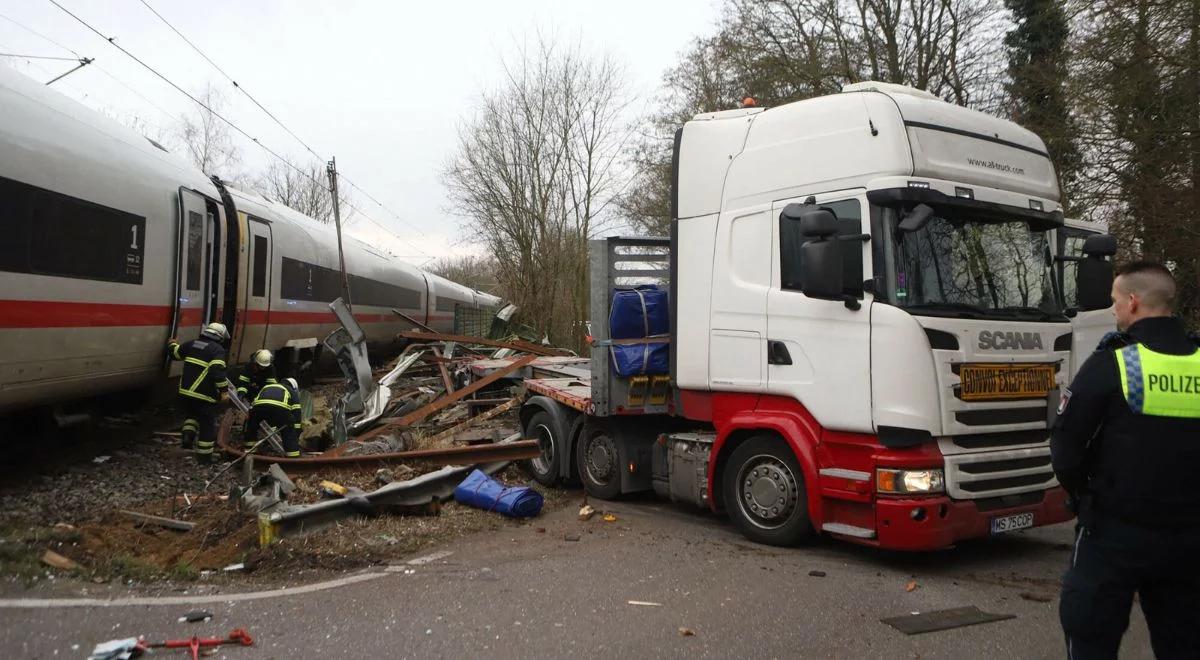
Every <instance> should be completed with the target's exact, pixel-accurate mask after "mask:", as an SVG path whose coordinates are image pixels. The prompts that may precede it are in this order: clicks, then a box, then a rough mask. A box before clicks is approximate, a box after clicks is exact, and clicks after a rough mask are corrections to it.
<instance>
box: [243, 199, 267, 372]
mask: <svg viewBox="0 0 1200 660" xmlns="http://www.w3.org/2000/svg"><path fill="white" fill-rule="evenodd" d="M246 227H247V229H248V231H249V237H250V245H249V247H250V250H249V269H248V271H247V272H248V273H249V276H250V280H249V282H248V286H247V287H246V306H245V310H246V313H245V315H244V316H243V318H244V319H245V321H244V323H243V333H242V346H241V351H240V353H241V355H243V356H248V355H249V354H250V352H252V351H256V350H258V349H260V348H263V347H265V346H266V341H267V330H268V329H269V327H270V323H271V291H272V289H273V282H272V281H271V279H272V278H271V271H272V270H273V269H272V267H271V264H272V263H273V260H272V259H271V225H269V224H267V223H266V222H263V221H262V220H259V219H257V218H248V219H247V222H246Z"/></svg>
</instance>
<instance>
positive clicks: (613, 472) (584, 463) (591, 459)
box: [575, 424, 621, 500]
mask: <svg viewBox="0 0 1200 660" xmlns="http://www.w3.org/2000/svg"><path fill="white" fill-rule="evenodd" d="M575 455H576V456H577V457H578V464H579V479H580V481H582V482H583V488H584V490H586V491H587V494H588V495H591V496H592V497H598V498H600V499H602V500H611V499H613V498H615V497H616V496H617V495H620V494H621V465H620V463H621V459H620V454H618V452H617V443H616V440H614V439H613V437H612V436H611V435H609V434H608V431H607V430H606V429H603V428H600V427H598V426H593V425H591V424H587V425H585V426H584V427H583V432H582V433H581V434H580V435H579V448H578V451H576V452H575Z"/></svg>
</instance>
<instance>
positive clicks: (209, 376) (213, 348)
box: [167, 337, 229, 403]
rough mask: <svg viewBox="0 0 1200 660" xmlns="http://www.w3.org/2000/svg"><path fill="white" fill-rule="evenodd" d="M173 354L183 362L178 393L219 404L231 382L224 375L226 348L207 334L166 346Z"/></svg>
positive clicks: (173, 356)
mask: <svg viewBox="0 0 1200 660" xmlns="http://www.w3.org/2000/svg"><path fill="white" fill-rule="evenodd" d="M167 348H168V350H169V351H170V353H171V357H172V358H174V359H176V360H182V361H183V376H182V377H181V378H180V379H179V396H186V397H189V398H192V399H199V400H201V401H207V402H209V403H216V402H217V400H218V399H219V398H220V396H221V392H222V391H223V390H224V389H225V388H226V387H227V386H228V385H229V378H227V377H226V375H225V347H223V346H221V344H219V343H217V342H216V341H213V340H212V339H209V338H207V337H200V338H199V339H193V340H191V341H188V342H184V343H183V344H180V343H179V342H171V344H170V345H169V346H168V347H167Z"/></svg>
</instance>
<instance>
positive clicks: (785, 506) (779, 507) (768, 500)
mask: <svg viewBox="0 0 1200 660" xmlns="http://www.w3.org/2000/svg"><path fill="white" fill-rule="evenodd" d="M738 484H739V486H740V497H739V500H738V504H739V505H740V506H741V508H742V511H743V512H745V513H746V516H747V517H748V518H749V519H750V520H751V522H753V523H754V524H755V525H758V526H759V527H763V528H767V529H771V528H774V527H779V526H780V525H782V524H783V523H784V522H786V521H787V519H788V518H790V517H791V515H792V512H793V510H794V509H795V508H796V504H797V502H798V501H799V495H800V493H799V490H800V489H799V486H798V484H797V483H796V477H795V475H794V474H792V470H791V468H790V467H789V466H788V465H786V464H785V463H783V462H782V461H780V460H779V459H777V458H775V457H774V456H755V457H754V458H753V459H751V460H749V461H747V462H746V464H745V465H744V466H743V467H742V469H741V471H740V472H739V473H738Z"/></svg>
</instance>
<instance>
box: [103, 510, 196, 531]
mask: <svg viewBox="0 0 1200 660" xmlns="http://www.w3.org/2000/svg"><path fill="white" fill-rule="evenodd" d="M121 515H123V516H126V517H129V518H133V519H134V520H136V521H138V522H141V523H146V524H149V525H158V526H159V527H166V528H168V529H177V530H179V531H181V532H190V531H192V529H193V528H195V527H196V523H194V522H188V521H186V520H175V519H174V518H164V517H162V516H152V515H150V514H148V513H138V512H137V511H125V510H122V511H121Z"/></svg>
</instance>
